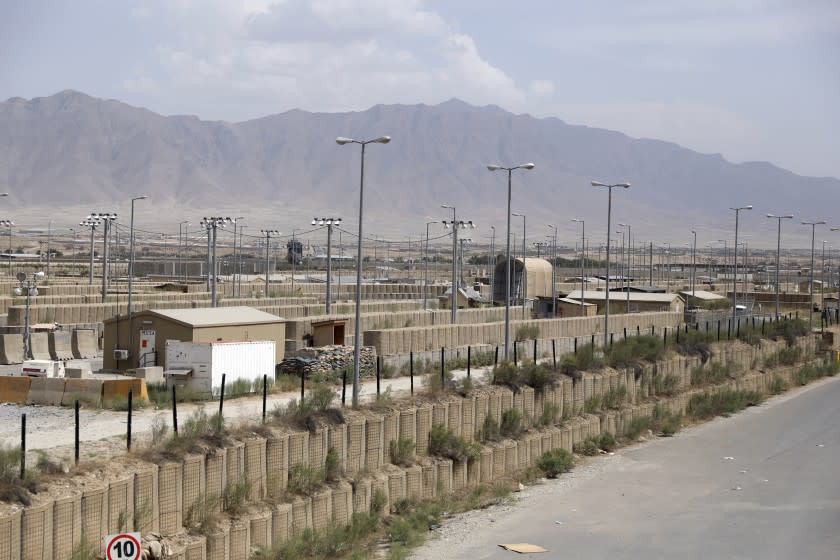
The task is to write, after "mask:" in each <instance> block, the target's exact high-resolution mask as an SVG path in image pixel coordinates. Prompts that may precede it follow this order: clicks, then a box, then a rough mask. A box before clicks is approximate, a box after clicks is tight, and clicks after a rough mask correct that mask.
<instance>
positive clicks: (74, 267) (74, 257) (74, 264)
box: [69, 228, 79, 274]
mask: <svg viewBox="0 0 840 560" xmlns="http://www.w3.org/2000/svg"><path fill="white" fill-rule="evenodd" d="M69 229H70V231H72V232H73V271H74V274H75V270H76V258H77V257H78V256H79V252H78V250H77V248H76V234H77V233H78V230H77V229H76V228H69Z"/></svg>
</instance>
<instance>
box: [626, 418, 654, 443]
mask: <svg viewBox="0 0 840 560" xmlns="http://www.w3.org/2000/svg"><path fill="white" fill-rule="evenodd" d="M652 426H653V418H651V417H650V416H639V417H636V418H633V419H632V420H631V421H630V422H629V423H628V424H627V427H626V428H625V429H624V437H626V438H627V439H629V440H631V441H635V440H637V439H639V436H641V435H642V432H646V431H648V430H650V429H651V427H652Z"/></svg>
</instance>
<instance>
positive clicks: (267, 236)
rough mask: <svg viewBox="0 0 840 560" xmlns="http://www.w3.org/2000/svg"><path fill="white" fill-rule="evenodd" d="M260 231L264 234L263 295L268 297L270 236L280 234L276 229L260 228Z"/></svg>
mask: <svg viewBox="0 0 840 560" xmlns="http://www.w3.org/2000/svg"><path fill="white" fill-rule="evenodd" d="M260 233H261V234H263V235H264V236H265V297H268V282H269V277H270V275H269V270H268V267H269V264H270V262H271V261H270V256H269V251H270V250H271V236H272V235H275V236H276V235H280V232H279V231H277V230H276V229H261V230H260Z"/></svg>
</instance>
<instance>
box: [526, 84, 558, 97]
mask: <svg viewBox="0 0 840 560" xmlns="http://www.w3.org/2000/svg"><path fill="white" fill-rule="evenodd" d="M528 90H529V91H530V92H531V93H532V94H534V95H535V96H537V97H546V96H549V95H552V94H553V93H554V82H552V81H551V80H533V81H531V84H530V85H529V86H528Z"/></svg>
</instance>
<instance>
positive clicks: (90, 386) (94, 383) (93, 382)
mask: <svg viewBox="0 0 840 560" xmlns="http://www.w3.org/2000/svg"><path fill="white" fill-rule="evenodd" d="M77 400H78V401H79V402H80V403H82V404H85V405H88V406H94V407H98V406H100V405H101V404H102V380H101V379H64V394H63V396H62V398H61V406H73V404H74V403H75V401H77Z"/></svg>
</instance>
